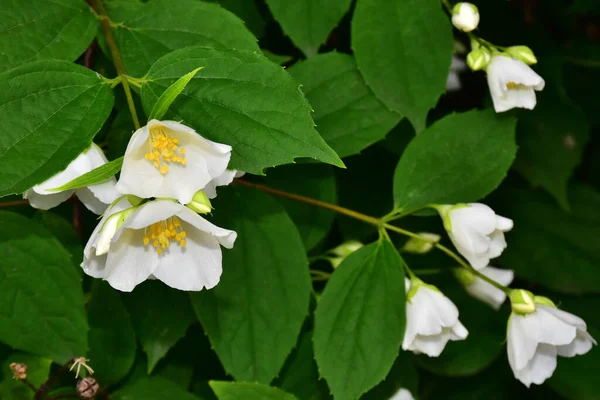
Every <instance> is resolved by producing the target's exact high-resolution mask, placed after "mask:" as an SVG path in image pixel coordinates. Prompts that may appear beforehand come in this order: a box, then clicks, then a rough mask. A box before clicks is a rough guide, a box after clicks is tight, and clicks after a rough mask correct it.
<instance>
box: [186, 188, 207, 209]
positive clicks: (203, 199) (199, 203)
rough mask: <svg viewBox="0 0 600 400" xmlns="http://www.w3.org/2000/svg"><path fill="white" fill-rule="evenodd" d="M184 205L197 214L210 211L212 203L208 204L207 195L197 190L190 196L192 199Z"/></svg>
mask: <svg viewBox="0 0 600 400" xmlns="http://www.w3.org/2000/svg"><path fill="white" fill-rule="evenodd" d="M186 206H187V207H188V208H189V209H190V210H192V211H194V212H197V213H198V214H208V213H209V212H211V211H212V204H210V200H209V199H208V196H206V193H204V192H203V191H202V190H198V191H197V192H196V194H195V195H194V197H192V201H191V202H189V203H188V204H186Z"/></svg>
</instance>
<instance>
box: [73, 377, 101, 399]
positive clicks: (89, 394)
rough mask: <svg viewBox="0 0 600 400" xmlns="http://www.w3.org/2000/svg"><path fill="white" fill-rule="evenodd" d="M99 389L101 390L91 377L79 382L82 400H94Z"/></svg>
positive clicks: (78, 390) (78, 387)
mask: <svg viewBox="0 0 600 400" xmlns="http://www.w3.org/2000/svg"><path fill="white" fill-rule="evenodd" d="M98 389H100V385H98V382H97V381H96V379H94V378H92V377H91V376H88V377H87V378H83V379H81V380H80V381H79V382H77V394H78V395H79V397H80V398H82V399H93V398H94V397H95V396H96V394H97V393H98Z"/></svg>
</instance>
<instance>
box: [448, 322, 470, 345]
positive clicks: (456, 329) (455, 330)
mask: <svg viewBox="0 0 600 400" xmlns="http://www.w3.org/2000/svg"><path fill="white" fill-rule="evenodd" d="M467 336H469V331H468V330H467V328H465V326H464V325H463V324H462V323H461V322H460V321H456V325H454V326H453V327H452V334H451V335H450V340H453V341H457V340H465V339H466V338H467Z"/></svg>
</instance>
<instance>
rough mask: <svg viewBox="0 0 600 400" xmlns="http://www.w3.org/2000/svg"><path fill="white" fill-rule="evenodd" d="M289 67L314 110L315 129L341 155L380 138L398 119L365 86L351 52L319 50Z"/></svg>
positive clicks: (353, 151) (395, 114) (356, 151)
mask: <svg viewBox="0 0 600 400" xmlns="http://www.w3.org/2000/svg"><path fill="white" fill-rule="evenodd" d="M289 71H290V74H292V76H293V77H294V78H295V79H296V80H298V82H300V83H301V84H302V91H303V92H304V94H305V95H306V98H307V99H308V101H309V102H310V104H311V106H312V107H313V108H314V110H315V112H314V115H313V118H314V119H315V123H316V124H317V130H318V131H319V133H320V134H321V135H322V136H323V139H325V141H326V142H327V144H328V145H329V146H331V147H332V148H333V149H334V150H335V151H336V152H337V153H338V155H339V156H340V157H346V156H349V155H352V154H356V153H358V152H360V151H361V150H363V149H364V148H365V147H367V146H370V145H371V144H373V143H375V142H377V141H379V140H381V139H383V138H384V137H385V135H386V134H387V133H388V132H389V131H390V130H391V129H392V128H393V127H394V126H395V125H396V124H397V123H398V121H400V118H401V116H400V115H399V114H397V113H395V112H393V111H390V110H388V109H387V107H386V106H384V105H383V103H381V102H380V101H379V100H378V99H377V98H376V97H375V95H374V94H373V92H371V89H369V88H368V87H367V85H366V83H365V81H364V80H363V77H362V76H361V75H360V72H359V71H358V68H357V67H356V62H355V61H354V58H353V57H352V56H350V55H347V54H341V53H326V54H320V55H318V56H316V57H313V58H311V59H309V60H307V61H304V62H300V63H296V64H294V66H293V67H292V68H290V70H289Z"/></svg>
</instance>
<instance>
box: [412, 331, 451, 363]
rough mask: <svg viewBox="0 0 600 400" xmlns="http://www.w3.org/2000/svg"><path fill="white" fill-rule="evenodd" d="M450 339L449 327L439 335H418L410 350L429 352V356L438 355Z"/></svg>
mask: <svg viewBox="0 0 600 400" xmlns="http://www.w3.org/2000/svg"><path fill="white" fill-rule="evenodd" d="M449 340H450V332H449V331H448V330H447V329H446V330H445V331H443V332H442V333H440V334H439V335H431V336H424V335H417V337H416V338H415V340H414V341H413V343H412V345H411V347H410V348H409V349H408V350H411V351H418V352H419V353H423V354H427V355H428V356H429V357H438V356H439V355H440V354H442V351H444V348H445V347H446V344H447V343H448V341H449Z"/></svg>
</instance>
